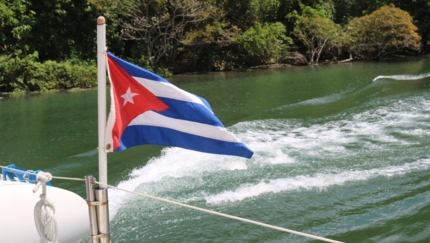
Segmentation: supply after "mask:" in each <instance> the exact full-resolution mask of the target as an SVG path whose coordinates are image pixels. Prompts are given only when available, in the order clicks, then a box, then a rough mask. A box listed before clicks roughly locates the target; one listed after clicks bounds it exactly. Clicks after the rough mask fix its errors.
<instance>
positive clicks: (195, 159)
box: [109, 148, 247, 217]
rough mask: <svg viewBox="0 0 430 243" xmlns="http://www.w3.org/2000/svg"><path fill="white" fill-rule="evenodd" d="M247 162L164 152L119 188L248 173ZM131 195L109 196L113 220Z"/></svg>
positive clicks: (174, 150) (116, 193)
mask: <svg viewBox="0 0 430 243" xmlns="http://www.w3.org/2000/svg"><path fill="white" fill-rule="evenodd" d="M245 160H246V159H244V158H240V157H233V156H222V155H213V154H207V153H200V152H196V151H191V150H186V149H181V148H165V149H164V150H163V151H162V155H161V156H160V157H157V158H153V159H151V160H150V161H149V162H148V163H147V164H146V165H145V166H143V167H142V168H138V169H134V170H133V171H132V172H131V174H130V179H128V180H126V181H123V182H121V183H119V185H118V186H117V187H119V188H122V189H126V190H130V191H134V190H135V189H136V188H138V186H139V185H142V184H147V183H154V182H158V181H160V180H163V179H166V178H181V177H201V176H202V175H203V173H207V172H210V173H216V172H219V171H226V170H227V171H233V170H245V169H247V165H246V163H245ZM130 198H131V195H130V194H128V193H126V192H122V191H118V190H112V192H109V200H110V205H111V207H110V215H112V217H114V215H115V214H116V212H117V211H118V209H119V208H120V207H121V206H122V205H123V204H124V203H125V202H127V201H128V200H129V199H130Z"/></svg>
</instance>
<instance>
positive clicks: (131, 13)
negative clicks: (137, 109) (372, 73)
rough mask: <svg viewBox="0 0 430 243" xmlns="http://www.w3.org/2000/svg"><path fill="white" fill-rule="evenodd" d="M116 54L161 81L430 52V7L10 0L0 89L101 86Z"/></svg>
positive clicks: (0, 52)
mask: <svg viewBox="0 0 430 243" xmlns="http://www.w3.org/2000/svg"><path fill="white" fill-rule="evenodd" d="M101 15H102V16H105V18H106V20H107V46H108V49H109V50H110V51H111V52H113V53H114V54H115V55H117V56H119V57H121V58H123V59H125V60H128V61H131V62H133V63H135V64H137V65H139V66H142V67H145V68H147V69H148V70H151V71H154V72H157V73H158V74H160V75H162V76H170V75H172V74H178V73H185V72H201V71H230V70H247V69H249V68H250V67H253V66H258V65H268V64H277V63H289V64H293V65H308V64H318V63H319V62H321V61H345V60H363V59H375V60H377V59H380V58H383V57H387V56H398V55H420V54H422V53H426V52H427V51H428V47H427V46H428V40H429V35H430V20H429V18H430V0H391V1H389V0H326V1H323V0H123V1H117V0H27V1H23V0H3V1H1V2H0V26H1V32H0V91H2V92H22V91H24V92H28V91H48V90H58V89H72V88H88V87H93V86H96V85H97V84H96V72H97V71H96V65H95V57H96V40H95V38H96V34H95V31H96V19H97V17H98V16H101Z"/></svg>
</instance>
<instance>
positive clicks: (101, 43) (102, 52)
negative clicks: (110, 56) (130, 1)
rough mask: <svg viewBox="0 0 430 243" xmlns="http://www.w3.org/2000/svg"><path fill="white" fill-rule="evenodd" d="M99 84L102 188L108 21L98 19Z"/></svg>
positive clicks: (103, 177) (104, 180)
mask: <svg viewBox="0 0 430 243" xmlns="http://www.w3.org/2000/svg"><path fill="white" fill-rule="evenodd" d="M97 78H98V80H97V83H98V124H99V129H98V132H99V145H98V151H99V182H101V184H100V188H106V187H105V186H104V185H103V184H105V185H107V184H108V183H107V153H106V150H105V148H104V146H105V145H104V135H105V128H106V20H105V18H104V17H103V16H100V17H98V18H97Z"/></svg>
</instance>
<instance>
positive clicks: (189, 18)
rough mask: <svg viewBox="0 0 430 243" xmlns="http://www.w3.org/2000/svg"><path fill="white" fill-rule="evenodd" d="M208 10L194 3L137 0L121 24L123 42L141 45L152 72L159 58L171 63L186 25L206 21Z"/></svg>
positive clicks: (193, 0) (199, 2)
mask: <svg viewBox="0 0 430 243" xmlns="http://www.w3.org/2000/svg"><path fill="white" fill-rule="evenodd" d="M210 13H211V11H210V8H209V6H208V5H206V4H205V3H204V2H202V1H197V0H168V1H157V0H149V1H148V0H141V1H140V2H137V3H136V5H134V6H130V8H129V9H128V12H126V16H128V17H129V18H128V20H125V21H124V22H123V23H122V26H123V29H122V34H123V37H124V38H125V39H128V40H137V41H144V43H145V46H146V54H147V57H148V58H149V61H150V65H151V67H152V68H155V69H156V68H157V65H158V64H159V62H160V60H161V59H162V58H167V59H170V61H173V60H174V58H175V51H176V49H175V47H176V45H177V44H178V43H180V42H181V41H182V40H183V39H184V38H185V31H186V28H187V27H189V25H191V24H194V23H198V22H202V21H204V20H206V19H207V18H209V17H210Z"/></svg>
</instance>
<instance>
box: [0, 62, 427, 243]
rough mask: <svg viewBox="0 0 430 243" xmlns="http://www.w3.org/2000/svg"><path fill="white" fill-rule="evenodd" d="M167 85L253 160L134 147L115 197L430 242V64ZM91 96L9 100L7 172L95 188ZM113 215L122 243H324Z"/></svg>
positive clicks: (363, 236)
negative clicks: (184, 94) (187, 95)
mask: <svg viewBox="0 0 430 243" xmlns="http://www.w3.org/2000/svg"><path fill="white" fill-rule="evenodd" d="M170 81H171V82H172V83H174V84H175V85H177V86H178V87H180V88H182V89H185V90H187V91H189V92H192V93H195V94H197V95H199V96H202V97H204V98H206V99H207V100H208V101H209V103H210V104H211V105H212V108H213V110H214V112H215V114H216V115H217V116H218V117H219V118H220V120H221V121H222V122H223V123H224V125H225V126H226V127H227V129H228V130H229V131H231V132H233V133H234V134H235V135H236V136H237V137H239V138H240V139H241V140H242V141H243V142H244V143H245V144H246V145H247V146H248V147H249V148H250V149H252V150H253V151H254V152H255V154H254V156H253V157H252V158H251V159H249V160H247V159H244V158H239V157H232V156H220V155H211V154H204V153H199V152H193V151H188V150H184V149H179V148H163V147H160V146H139V147H135V148H132V149H128V150H125V151H123V152H117V153H113V154H109V155H108V170H109V173H108V181H109V184H111V185H115V186H119V187H122V188H125V189H129V190H136V191H139V192H145V193H147V194H150V195H155V196H158V197H163V198H167V199H171V200H174V201H178V202H182V203H187V204H190V205H195V206H198V207H202V208H207V209H211V210H214V211H218V212H222V213H226V214H231V215H235V216H238V217H243V218H248V219H252V220H256V221H260V222H264V223H267V224H272V225H276V226H280V227H284V228H288V229H292V230H296V231H301V232H306V233H310V234H313V235H318V236H322V237H327V238H331V239H335V240H339V241H344V242H357V243H361V242H378V243H379V242H386V243H393V242H396V243H397V242H423V243H428V242H430V56H427V57H422V58H417V59H413V60H401V61H380V62H351V63H344V64H337V65H321V66H314V67H311V66H307V67H288V68H284V69H271V70H257V71H252V72H243V73H218V74H198V75H197V74H196V75H181V76H175V77H173V78H171V79H170ZM96 96H97V92H96V91H95V90H88V91H82V92H72V93H70V92H69V93H52V94H43V95H33V96H25V97H18V98H8V99H3V100H0V134H1V135H0V165H8V164H12V163H13V164H16V165H17V166H20V167H24V168H28V169H41V170H44V171H47V172H50V173H51V174H52V175H56V176H66V177H80V178H81V177H83V176H84V175H94V176H95V177H98V159H97V150H96V147H97V97H96ZM53 184H54V185H55V186H58V187H62V188H65V189H68V190H72V191H74V192H76V193H78V194H79V195H81V196H82V197H84V198H85V186H84V185H83V183H81V182H76V181H61V180H60V181H59V180H54V181H53ZM109 203H110V218H111V235H112V242H115V243H119V242H124V243H132V242H136V243H138V242H139V243H140V242H178V243H179V242H181V243H182V242H187V243H189V242H190V243H200V242H220V243H224V242H232V243H233V242H255V243H257V242H262V243H263V242H264V243H280V242H318V241H316V240H311V239H308V238H305V237H302V236H295V235H291V234H288V233H284V232H278V231H275V230H273V229H267V228H262V227H259V226H255V225H251V224H246V223H242V222H238V221H234V220H231V219H226V218H222V217H219V216H214V215H210V214H206V213H203V212H198V211H192V210H190V209H186V208H181V207H179V206H172V205H169V204H166V203H163V202H158V201H154V200H152V199H146V198H141V197H137V196H132V195H129V194H126V193H123V192H119V191H115V190H109ZM3 223H4V222H3ZM82 242H88V240H86V239H83V240H82Z"/></svg>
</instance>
